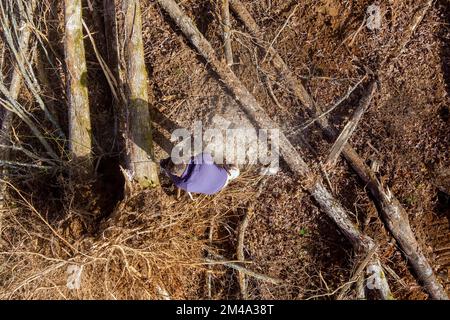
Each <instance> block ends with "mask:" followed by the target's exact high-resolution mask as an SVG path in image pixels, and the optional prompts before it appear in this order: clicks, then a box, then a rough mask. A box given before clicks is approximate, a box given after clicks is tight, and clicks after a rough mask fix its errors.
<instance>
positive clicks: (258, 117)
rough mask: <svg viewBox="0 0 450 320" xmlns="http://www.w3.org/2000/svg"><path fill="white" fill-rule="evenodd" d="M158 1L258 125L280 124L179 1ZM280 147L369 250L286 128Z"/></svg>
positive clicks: (360, 247)
mask: <svg viewBox="0 0 450 320" xmlns="http://www.w3.org/2000/svg"><path fill="white" fill-rule="evenodd" d="M157 1H158V3H159V4H160V6H161V7H162V8H163V9H164V10H165V11H166V12H167V13H168V14H169V16H170V17H171V18H172V19H173V20H174V21H175V23H176V24H177V26H178V27H179V28H180V29H181V31H182V32H183V33H184V35H185V36H186V37H187V38H188V39H189V41H190V42H191V43H192V44H193V45H194V47H195V48H196V49H197V50H198V52H199V53H200V54H201V55H202V56H203V58H204V59H205V60H206V61H207V62H208V64H209V65H210V66H211V67H212V68H213V70H214V71H215V72H216V74H217V75H218V76H219V78H220V79H221V80H222V82H223V84H224V85H225V86H226V87H227V88H228V89H229V90H230V91H231V92H232V94H233V95H234V97H235V99H236V100H237V101H238V102H239V104H240V106H241V108H242V109H243V111H244V112H245V113H246V114H247V116H248V117H249V118H250V120H252V122H253V123H254V124H255V125H256V127H258V128H264V129H269V128H278V125H277V124H276V123H275V122H273V121H272V120H271V119H270V118H269V117H268V116H267V115H266V113H265V111H264V109H263V108H262V107H261V106H260V105H259V103H258V102H257V101H256V99H255V97H254V96H253V95H252V94H251V93H250V92H249V91H248V90H247V89H246V88H245V86H244V85H243V84H242V83H241V81H240V80H239V79H238V78H237V77H236V75H235V74H234V73H233V72H232V71H231V69H230V68H228V67H227V66H225V65H224V64H223V63H221V62H220V60H219V59H218V58H217V56H216V54H215V52H214V49H213V48H212V46H211V44H210V43H209V42H208V41H207V40H206V39H205V37H204V36H203V35H202V34H201V33H200V31H199V30H198V29H197V27H196V26H195V25H194V24H193V22H192V20H191V19H190V18H189V17H187V16H186V15H185V14H184V13H183V12H182V10H181V9H180V7H179V6H178V5H177V4H176V2H174V1H173V0H157ZM279 149H280V150H281V155H282V156H283V159H284V160H285V162H286V163H287V164H288V166H289V167H290V169H291V170H292V171H293V172H294V173H295V174H297V175H298V176H299V177H300V178H302V179H303V180H304V182H305V183H304V187H305V188H306V189H307V190H308V191H309V193H310V194H311V195H312V197H313V198H314V199H315V200H316V202H317V203H318V204H319V206H320V208H321V209H322V211H323V212H325V213H326V214H327V215H328V217H329V218H330V219H332V220H333V221H334V222H335V223H336V224H337V225H338V227H339V229H340V230H341V232H342V233H343V234H344V235H345V236H346V237H347V239H348V240H349V241H350V243H351V244H352V246H353V247H354V249H355V251H356V252H357V253H359V254H367V253H368V252H369V251H370V249H371V248H372V247H373V246H374V245H375V244H374V242H373V240H372V239H371V238H370V237H368V236H366V235H363V234H362V233H361V232H360V231H359V230H358V228H357V227H356V226H355V225H354V224H353V223H352V222H351V220H350V218H349V217H348V214H347V212H346V210H345V209H344V208H343V207H342V205H341V204H340V203H339V202H338V201H337V200H336V199H334V197H333V196H332V195H331V194H330V193H329V191H328V190H327V189H326V188H325V187H324V185H323V183H322V182H321V180H320V177H318V176H317V175H315V174H314V173H313V172H312V170H311V169H310V168H309V167H308V165H307V164H306V162H305V161H304V160H303V159H302V157H301V155H300V154H299V153H298V152H297V150H296V149H295V148H294V146H293V145H292V144H291V142H290V141H289V140H288V139H287V138H286V136H285V135H284V134H283V133H282V132H281V133H280V137H279ZM374 263H377V264H378V265H379V264H380V263H379V261H378V258H374ZM380 281H383V282H386V285H387V281H386V278H385V277H383V278H382V279H380Z"/></svg>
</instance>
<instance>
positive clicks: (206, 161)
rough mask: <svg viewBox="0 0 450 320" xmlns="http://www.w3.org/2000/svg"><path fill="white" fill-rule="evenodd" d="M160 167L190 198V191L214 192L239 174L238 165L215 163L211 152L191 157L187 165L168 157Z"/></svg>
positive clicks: (210, 193)
mask: <svg viewBox="0 0 450 320" xmlns="http://www.w3.org/2000/svg"><path fill="white" fill-rule="evenodd" d="M161 168H162V169H163V171H164V172H165V173H166V174H167V175H168V177H169V178H170V179H171V180H172V182H173V183H174V185H175V186H176V187H177V188H179V189H181V190H184V191H186V192H187V193H188V194H189V196H190V197H191V199H193V198H192V194H191V193H201V194H208V195H212V194H215V193H217V192H219V191H220V190H222V189H223V188H225V186H226V185H227V184H228V183H229V182H230V181H231V180H234V179H236V178H237V177H238V176H239V168H238V167H236V166H227V165H223V166H221V165H217V164H215V163H214V160H213V158H212V156H211V154H209V153H206V152H203V153H200V154H198V155H196V156H195V157H192V158H191V160H190V161H189V163H188V164H187V165H186V164H178V165H177V164H174V163H173V161H172V159H170V158H167V159H164V160H162V161H161Z"/></svg>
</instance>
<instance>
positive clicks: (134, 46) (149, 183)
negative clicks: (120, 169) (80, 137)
mask: <svg viewBox="0 0 450 320" xmlns="http://www.w3.org/2000/svg"><path fill="white" fill-rule="evenodd" d="M123 11H124V12H125V22H124V31H125V32H124V34H125V39H124V47H125V48H124V52H125V57H124V58H125V61H126V71H125V74H126V79H125V82H126V89H127V90H126V92H127V108H126V121H127V128H126V142H125V143H126V152H127V156H126V158H127V159H126V162H127V164H126V167H127V171H128V173H129V174H130V177H133V179H134V181H135V182H137V183H138V184H139V186H140V187H142V188H148V187H153V186H156V185H158V184H159V179H158V166H157V164H156V162H155V156H154V153H153V139H152V126H151V121H150V112H149V105H148V104H149V96H148V88H147V87H148V75H147V70H146V66H145V61H144V45H143V40H142V21H141V9H140V5H139V1H138V0H124V1H123Z"/></svg>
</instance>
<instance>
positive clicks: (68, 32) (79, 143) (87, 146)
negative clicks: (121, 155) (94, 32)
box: [64, 0, 93, 173]
mask: <svg viewBox="0 0 450 320" xmlns="http://www.w3.org/2000/svg"><path fill="white" fill-rule="evenodd" d="M64 44H65V46H64V47H65V61H66V68H67V79H68V80H67V97H68V100H69V101H68V102H69V150H70V156H71V158H72V160H74V161H75V162H76V164H77V167H78V165H79V167H78V168H79V169H80V170H82V171H84V173H87V172H92V170H93V168H92V165H93V164H92V154H91V151H92V138H91V134H92V132H91V117H90V111H89V98H88V87H87V67H86V58H85V51H84V43H83V25H82V8H81V0H65V41H64Z"/></svg>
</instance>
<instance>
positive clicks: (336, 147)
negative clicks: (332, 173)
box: [324, 81, 376, 170]
mask: <svg viewBox="0 0 450 320" xmlns="http://www.w3.org/2000/svg"><path fill="white" fill-rule="evenodd" d="M375 91H376V84H375V81H372V82H371V83H370V84H369V87H368V88H367V92H366V93H365V94H364V97H363V98H362V99H361V100H360V102H359V105H358V107H357V108H356V110H355V112H354V113H353V116H352V118H351V119H350V120H349V121H348V122H347V124H346V125H345V127H344V129H342V131H341V134H340V135H339V136H338V138H337V139H336V141H335V142H334V144H333V146H332V147H331V151H330V154H329V155H328V158H327V160H326V161H325V164H324V167H325V168H326V169H327V170H329V169H331V168H332V167H333V166H334V165H335V164H336V161H337V159H338V158H339V157H340V155H341V152H342V150H343V149H344V147H345V145H346V144H347V141H348V140H349V139H350V137H351V136H352V134H353V132H355V130H356V127H357V126H358V123H359V121H360V120H361V117H362V115H363V114H364V113H365V112H366V110H367V108H369V105H370V102H371V101H372V97H373V95H374V93H375Z"/></svg>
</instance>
